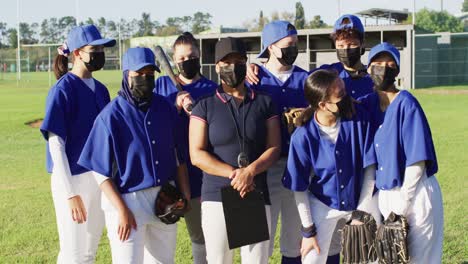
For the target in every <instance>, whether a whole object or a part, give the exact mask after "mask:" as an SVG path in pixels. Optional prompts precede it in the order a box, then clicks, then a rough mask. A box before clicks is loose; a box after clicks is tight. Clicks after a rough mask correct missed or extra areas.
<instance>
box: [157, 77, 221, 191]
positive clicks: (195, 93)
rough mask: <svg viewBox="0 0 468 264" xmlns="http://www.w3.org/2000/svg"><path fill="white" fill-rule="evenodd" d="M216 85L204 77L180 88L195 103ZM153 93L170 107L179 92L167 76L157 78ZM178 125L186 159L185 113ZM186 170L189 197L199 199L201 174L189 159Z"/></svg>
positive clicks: (186, 124)
mask: <svg viewBox="0 0 468 264" xmlns="http://www.w3.org/2000/svg"><path fill="white" fill-rule="evenodd" d="M217 86H218V85H217V84H216V83H214V82H212V81H210V80H208V79H207V78H205V77H204V76H201V78H200V79H199V80H198V81H196V82H194V83H191V84H187V85H182V88H183V89H184V91H187V92H188V93H190V96H192V98H193V99H194V100H195V102H196V101H197V100H198V99H199V98H200V97H202V96H205V95H208V94H212V93H213V92H214V91H215V90H216V87H217ZM154 92H155V93H156V94H159V95H162V96H164V97H166V99H167V100H168V101H169V103H171V104H172V105H174V104H175V101H176V98H177V93H178V92H179V90H177V88H176V87H175V85H174V83H173V82H172V81H171V79H170V78H169V76H162V77H159V78H158V79H157V80H156V87H155V88H154ZM179 121H180V125H178V126H177V130H178V133H180V138H181V142H180V146H181V148H182V151H184V156H186V157H188V156H189V142H188V127H189V118H188V116H187V115H186V114H185V112H182V113H181V114H180V120H179ZM187 169H188V175H189V180H190V191H191V197H192V198H197V197H200V195H201V185H202V178H203V173H202V171H201V170H200V169H199V168H197V167H195V166H193V165H192V163H191V162H190V159H187Z"/></svg>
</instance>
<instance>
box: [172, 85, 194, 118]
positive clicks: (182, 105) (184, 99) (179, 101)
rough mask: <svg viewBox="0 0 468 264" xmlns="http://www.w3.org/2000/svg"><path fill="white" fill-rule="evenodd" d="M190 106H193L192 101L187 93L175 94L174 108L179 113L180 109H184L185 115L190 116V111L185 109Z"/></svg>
mask: <svg viewBox="0 0 468 264" xmlns="http://www.w3.org/2000/svg"><path fill="white" fill-rule="evenodd" d="M192 104H193V99H192V97H191V96H190V94H189V93H188V92H186V91H181V92H178V93H177V97H176V103H175V106H176V108H177V111H178V112H179V113H180V111H181V110H182V109H184V111H185V112H186V113H187V114H190V113H191V111H189V110H190V109H187V107H188V106H189V105H192Z"/></svg>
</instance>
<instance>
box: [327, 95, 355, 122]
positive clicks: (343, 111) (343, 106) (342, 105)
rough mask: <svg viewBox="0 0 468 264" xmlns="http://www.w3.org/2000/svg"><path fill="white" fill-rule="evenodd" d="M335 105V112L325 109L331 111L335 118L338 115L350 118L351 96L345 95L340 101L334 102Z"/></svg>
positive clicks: (351, 111)
mask: <svg viewBox="0 0 468 264" xmlns="http://www.w3.org/2000/svg"><path fill="white" fill-rule="evenodd" d="M336 107H337V108H338V110H337V111H336V112H333V111H330V110H329V109H328V108H327V110H328V111H329V112H330V113H332V114H333V115H334V116H335V117H336V118H338V117H345V118H348V119H350V118H352V116H353V107H354V106H353V100H352V99H351V96H349V95H345V96H344V97H343V99H341V101H339V102H338V103H336Z"/></svg>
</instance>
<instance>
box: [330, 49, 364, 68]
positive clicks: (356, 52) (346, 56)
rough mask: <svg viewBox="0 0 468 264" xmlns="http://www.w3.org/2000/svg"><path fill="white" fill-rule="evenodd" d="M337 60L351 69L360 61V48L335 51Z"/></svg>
mask: <svg viewBox="0 0 468 264" xmlns="http://www.w3.org/2000/svg"><path fill="white" fill-rule="evenodd" d="M336 55H337V56H338V60H339V61H340V62H341V63H343V64H344V65H346V67H350V68H351V67H353V66H354V65H356V63H357V62H358V61H359V60H360V59H361V47H358V48H351V49H336Z"/></svg>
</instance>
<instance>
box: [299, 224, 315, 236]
mask: <svg viewBox="0 0 468 264" xmlns="http://www.w3.org/2000/svg"><path fill="white" fill-rule="evenodd" d="M301 234H302V236H303V237H305V238H311V237H314V236H316V235H317V228H316V227H315V224H312V225H311V226H309V227H303V226H301Z"/></svg>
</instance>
